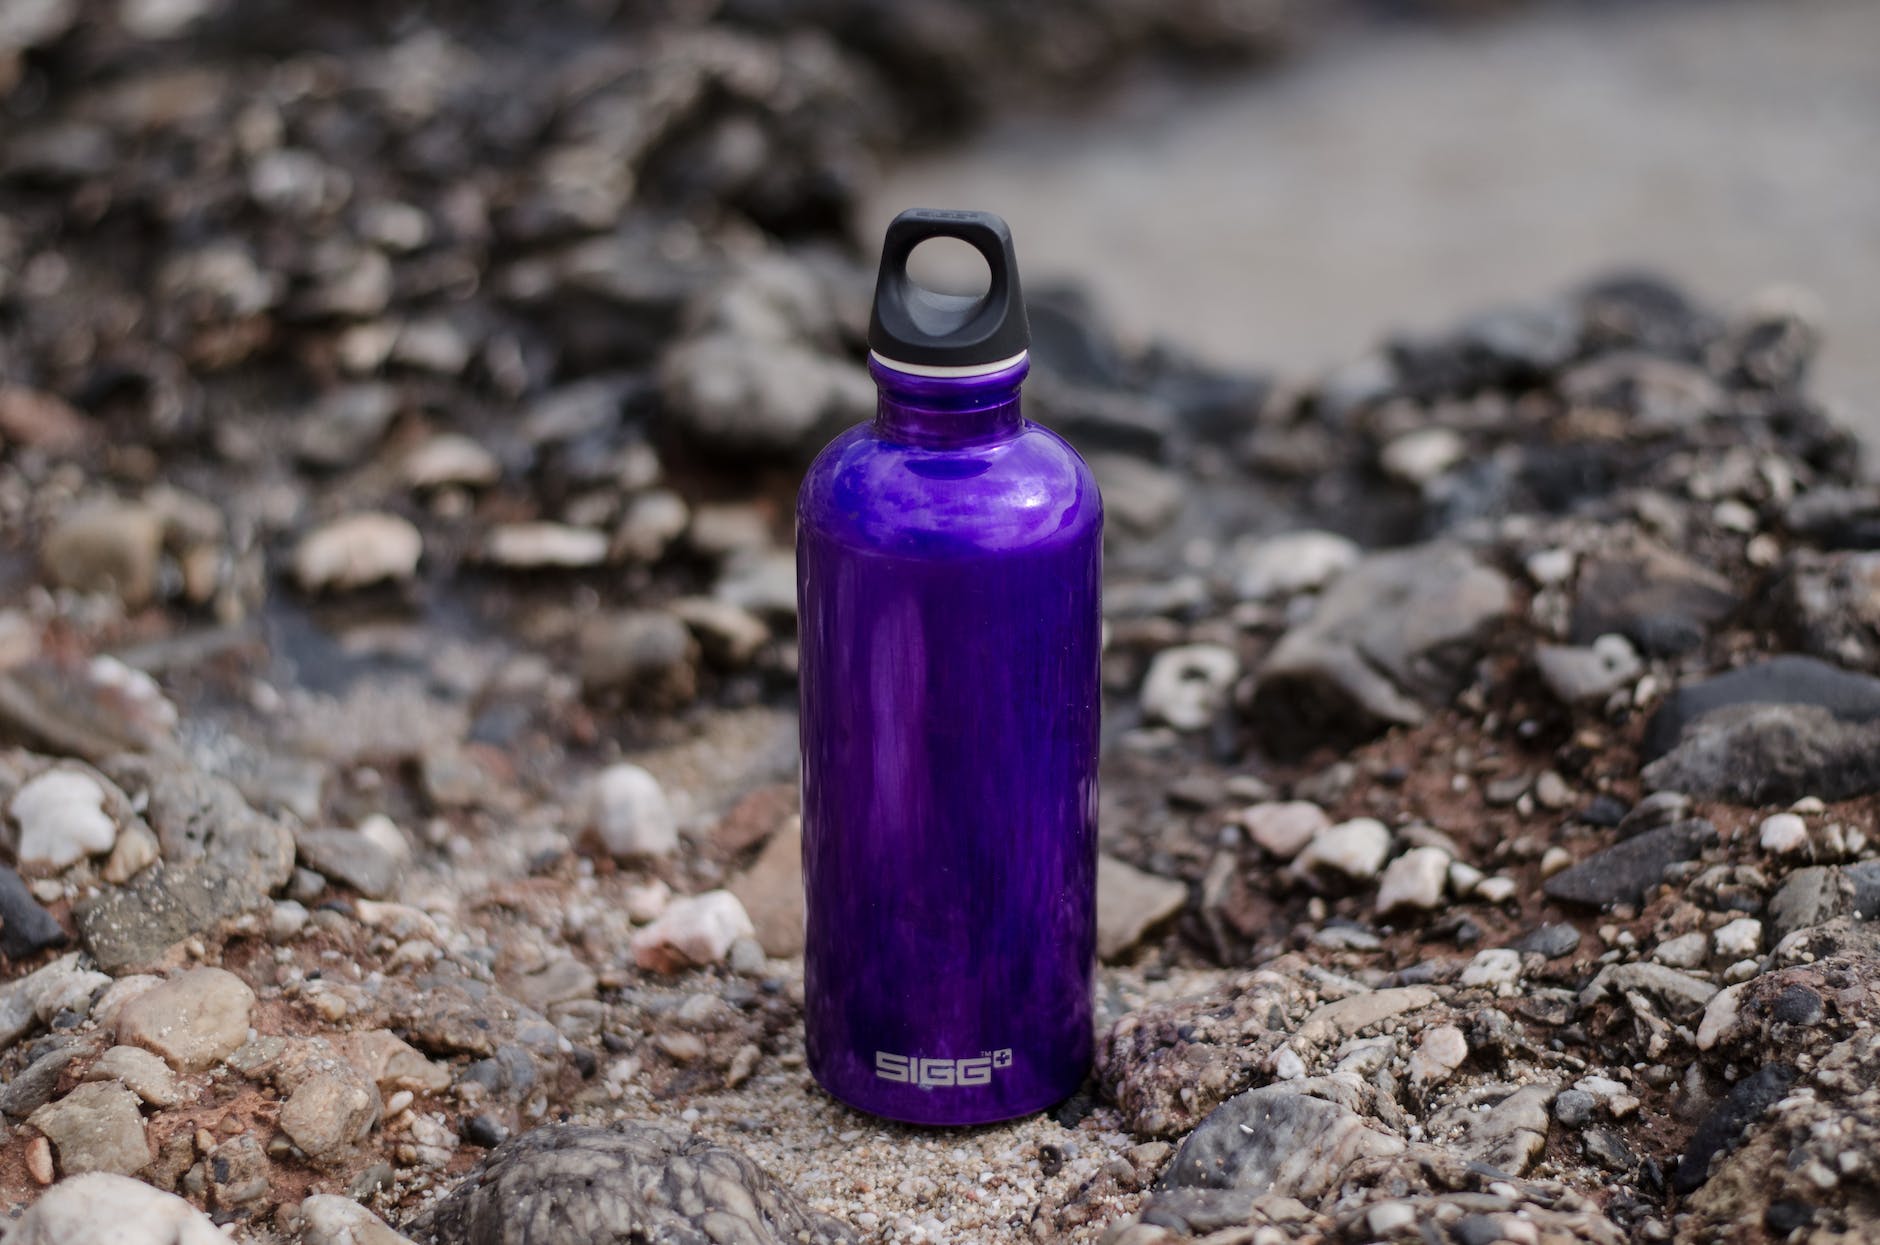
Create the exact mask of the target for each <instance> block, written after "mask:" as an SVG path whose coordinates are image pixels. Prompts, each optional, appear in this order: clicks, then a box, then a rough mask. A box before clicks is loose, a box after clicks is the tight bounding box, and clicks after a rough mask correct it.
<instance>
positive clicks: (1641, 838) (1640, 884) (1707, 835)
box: [1541, 820, 1717, 908]
mask: <svg viewBox="0 0 1880 1245" xmlns="http://www.w3.org/2000/svg"><path fill="white" fill-rule="evenodd" d="M1716 840H1717V832H1716V830H1715V828H1714V827H1712V826H1711V824H1710V823H1709V822H1707V821H1702V820H1691V821H1684V822H1679V823H1677V824H1676V825H1670V826H1661V827H1659V828H1658V829H1656V830H1648V831H1646V832H1645V833H1644V834H1641V835H1638V836H1636V837H1634V838H1630V839H1626V840H1623V841H1622V842H1619V843H1615V844H1613V845H1612V846H1611V847H1608V848H1605V849H1604V850H1602V851H1599V852H1595V853H1594V854H1593V855H1591V856H1589V857H1587V858H1586V859H1585V860H1582V861H1581V862H1580V863H1579V864H1577V865H1573V866H1571V867H1570V868H1567V869H1563V870H1561V871H1560V872H1559V873H1556V874H1554V875H1553V876H1552V877H1550V878H1548V879H1547V880H1546V881H1545V882H1543V883H1541V891H1542V893H1544V894H1545V895H1546V896H1547V897H1548V898H1549V899H1558V900H1561V901H1563V902H1566V903H1578V904H1585V905H1587V906H1588V907H1594V908H1600V907H1605V906H1607V905H1608V904H1615V903H1640V902H1642V901H1643V900H1644V898H1645V896H1646V895H1648V894H1650V893H1651V891H1652V890H1653V889H1654V888H1656V887H1657V885H1658V883H1659V881H1660V879H1662V878H1663V877H1664V872H1665V869H1666V868H1668V867H1669V866H1671V865H1673V864H1675V863H1677V862H1678V861H1681V860H1692V859H1695V858H1696V857H1697V856H1699V855H1701V854H1702V853H1703V851H1704V849H1705V848H1706V847H1708V846H1710V845H1711V844H1712V843H1714V842H1716Z"/></svg>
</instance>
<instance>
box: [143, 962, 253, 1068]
mask: <svg viewBox="0 0 1880 1245" xmlns="http://www.w3.org/2000/svg"><path fill="white" fill-rule="evenodd" d="M254 1005H255V992H254V991H253V990H250V989H249V988H248V984H247V983H246V982H244V981H243V980H242V979H241V978H240V977H237V976H236V975H235V974H234V973H231V972H228V971H226V970H224V969H220V968H198V969H192V970H191V971H189V972H187V973H184V974H183V975H181V976H180V977H174V978H171V979H170V980H169V981H166V982H164V983H163V984H162V985H160V986H156V987H154V988H152V989H149V990H146V991H144V992H143V993H142V994H139V995H137V996H136V997H135V998H132V999H131V1000H129V1001H128V1002H126V1003H125V1004H124V1005H123V1007H121V1008H120V1009H119V1010H118V1014H117V1036H118V1041H120V1042H122V1043H124V1044H126V1045H130V1046H141V1047H143V1048H144V1049H145V1050H148V1051H152V1052H154V1053H156V1054H158V1055H161V1056H162V1057H163V1060H164V1062H166V1063H168V1064H169V1065H170V1066H171V1067H172V1068H175V1069H176V1070H177V1071H179V1072H200V1071H202V1070H203V1069H205V1068H210V1067H213V1066H214V1065H215V1064H216V1063H217V1062H219V1061H220V1060H222V1059H223V1058H225V1057H227V1056H228V1055H230V1054H232V1053H233V1052H234V1051H235V1050H236V1048H238V1047H239V1046H241V1044H242V1043H243V1042H246V1041H247V1040H248V1017H249V1013H250V1012H252V1011H253V1010H254Z"/></svg>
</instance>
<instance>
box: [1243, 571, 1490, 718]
mask: <svg viewBox="0 0 1880 1245" xmlns="http://www.w3.org/2000/svg"><path fill="white" fill-rule="evenodd" d="M1511 603H1512V595H1511V590H1510V588H1509V584H1508V581H1507V579H1506V578H1505V577H1504V576H1503V575H1502V574H1501V573H1500V572H1499V571H1496V570H1494V569H1492V568H1490V567H1488V566H1485V565H1483V564H1482V563H1481V562H1479V561H1477V560H1476V558H1475V556H1474V555H1473V554H1472V553H1470V552H1469V551H1468V550H1466V549H1464V548H1462V547H1461V546H1459V545H1452V544H1443V543H1438V544H1430V545H1418V546H1413V547H1411V548H1408V549H1398V550H1392V551H1389V552H1386V553H1376V554H1372V555H1370V556H1368V557H1366V558H1365V559H1364V560H1363V561H1361V562H1359V563H1358V564H1357V565H1356V566H1354V567H1352V568H1351V569H1350V570H1348V571H1346V572H1345V573H1344V574H1343V575H1341V576H1339V577H1338V579H1337V580H1336V581H1334V582H1333V583H1332V585H1331V586H1330V587H1329V588H1328V589H1326V591H1325V592H1324V594H1323V595H1322V596H1321V597H1320V598H1319V603H1318V608H1317V609H1316V610H1315V611H1314V612H1313V614H1312V617H1311V618H1310V619H1309V620H1308V621H1306V622H1305V623H1303V624H1301V625H1299V626H1296V627H1294V628H1292V629H1291V630H1290V631H1288V632H1287V633H1286V634H1285V635H1284V636H1283V637H1281V639H1280V642H1279V643H1278V644H1277V645H1275V646H1274V647H1273V650H1272V652H1271V653H1270V654H1269V655H1268V657H1267V659H1266V662H1265V664H1263V665H1262V666H1261V668H1260V669H1259V671H1258V672H1257V682H1256V688H1255V693H1254V697H1253V701H1252V712H1253V715H1254V717H1255V718H1256V719H1257V720H1258V721H1259V722H1260V723H1261V724H1262V725H1263V726H1264V727H1265V728H1266V730H1267V734H1268V736H1269V737H1270V738H1271V739H1273V740H1274V741H1275V742H1276V743H1279V744H1285V745H1287V746H1290V747H1292V748H1295V749H1303V748H1306V747H1309V746H1311V745H1312V744H1313V743H1316V742H1319V741H1320V740H1321V739H1323V738H1324V737H1325V736H1326V735H1327V733H1328V732H1329V733H1334V734H1346V735H1357V736H1363V735H1369V734H1375V733H1376V732H1378V731H1380V730H1382V729H1384V728H1386V727H1389V726H1393V725H1415V724H1417V723H1419V722H1421V721H1422V720H1423V718H1424V715H1425V713H1426V712H1427V711H1428V709H1429V708H1432V707H1434V706H1436V705H1439V704H1443V703H1446V702H1447V701H1448V700H1449V698H1450V697H1451V696H1453V695H1454V693H1455V692H1456V690H1457V688H1458V687H1459V686H1460V685H1461V683H1462V681H1463V680H1464V679H1465V678H1466V677H1467V674H1468V671H1469V669H1470V668H1471V666H1472V664H1473V661H1474V659H1475V656H1476V655H1477V653H1478V652H1479V646H1480V640H1481V636H1482V633H1483V632H1484V631H1485V630H1486V629H1487V628H1488V627H1489V626H1490V625H1491V624H1492V623H1494V622H1495V621H1497V620H1498V619H1500V618H1501V617H1503V616H1504V615H1505V614H1506V613H1507V612H1508V610H1509V608H1510V606H1511Z"/></svg>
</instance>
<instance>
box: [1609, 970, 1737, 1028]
mask: <svg viewBox="0 0 1880 1245" xmlns="http://www.w3.org/2000/svg"><path fill="white" fill-rule="evenodd" d="M1630 991H1637V992H1639V993H1641V994H1644V995H1646V996H1647V997H1649V998H1652V999H1654V1000H1656V1001H1657V1002H1658V1003H1659V1005H1660V1006H1662V1007H1663V1008H1664V1009H1665V1014H1666V1015H1668V1016H1669V1017H1671V1018H1672V1019H1674V1020H1686V1019H1691V1018H1694V1017H1696V1016H1698V1015H1699V1014H1700V1013H1702V1012H1703V1010H1704V1007H1705V1006H1706V1005H1707V1004H1708V1003H1709V1002H1710V1000H1711V999H1712V998H1714V997H1715V996H1716V993H1717V987H1716V986H1713V985H1711V984H1710V983H1709V982H1708V981H1704V980H1702V979H1701V978H1698V977H1693V976H1691V975H1690V974H1688V973H1681V972H1679V971H1678V970H1677V969H1675V968H1671V967H1668V966H1667V965H1664V964H1648V963H1644V962H1637V963H1632V964H1608V965H1606V967H1604V968H1602V969H1600V970H1599V973H1598V975H1597V976H1595V977H1594V978H1593V980H1592V981H1591V982H1589V983H1587V986H1586V988H1585V989H1584V990H1581V991H1580V1006H1582V1007H1591V1006H1592V1005H1593V1004H1595V1003H1597V1002H1599V1001H1600V1000H1602V999H1606V998H1610V997H1614V996H1623V995H1625V994H1626V993H1628V992H1630Z"/></svg>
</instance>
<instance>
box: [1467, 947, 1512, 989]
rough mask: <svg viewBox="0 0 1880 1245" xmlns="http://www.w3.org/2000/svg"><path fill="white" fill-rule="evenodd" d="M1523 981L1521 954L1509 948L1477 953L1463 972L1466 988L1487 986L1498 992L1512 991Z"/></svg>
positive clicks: (1491, 949) (1495, 948)
mask: <svg viewBox="0 0 1880 1245" xmlns="http://www.w3.org/2000/svg"><path fill="white" fill-rule="evenodd" d="M1520 980H1521V953H1520V952H1518V951H1515V950H1512V949H1510V948H1507V947H1494V948H1490V949H1489V950H1486V951H1477V952H1476V953H1475V958H1474V959H1472V960H1470V961H1469V963H1468V966H1467V967H1465V968H1464V969H1463V970H1462V976H1461V978H1460V981H1461V983H1462V984H1463V985H1465V986H1486V987H1488V988H1490V989H1493V990H1495V991H1497V992H1505V991H1509V990H1512V989H1513V988H1514V987H1515V985H1516V984H1517V983H1519V982H1520Z"/></svg>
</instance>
